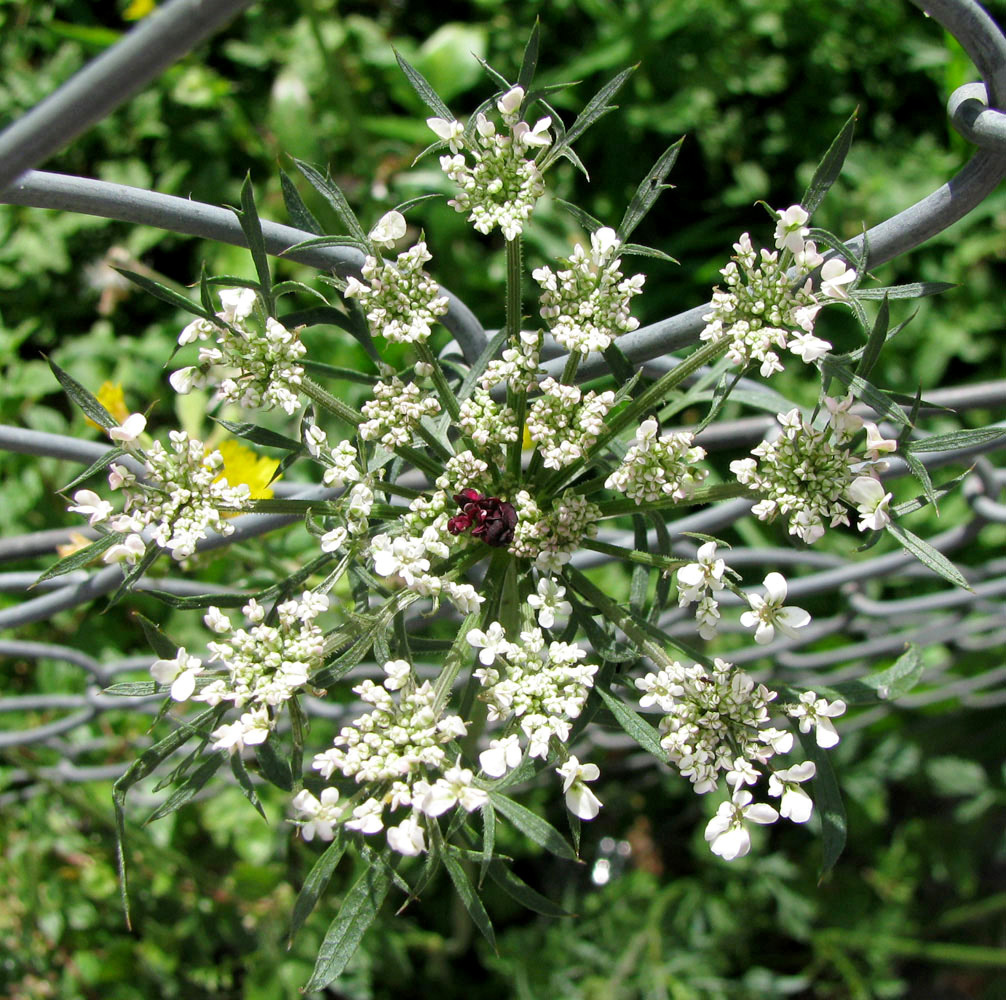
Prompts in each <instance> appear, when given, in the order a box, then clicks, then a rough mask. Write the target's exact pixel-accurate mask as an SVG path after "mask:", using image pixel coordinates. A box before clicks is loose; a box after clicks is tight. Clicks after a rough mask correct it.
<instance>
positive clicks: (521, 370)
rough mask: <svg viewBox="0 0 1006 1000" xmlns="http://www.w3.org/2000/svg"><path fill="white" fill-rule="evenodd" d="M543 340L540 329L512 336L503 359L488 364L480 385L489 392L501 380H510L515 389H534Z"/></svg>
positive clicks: (522, 331) (502, 356)
mask: <svg viewBox="0 0 1006 1000" xmlns="http://www.w3.org/2000/svg"><path fill="white" fill-rule="evenodd" d="M542 340H543V336H542V333H541V331H540V330H521V331H520V333H519V334H518V335H517V336H516V337H514V338H511V340H510V341H509V344H508V346H507V347H506V348H505V349H504V351H503V354H502V355H501V359H494V360H493V361H490V362H489V364H488V365H486V370H485V371H484V372H483V373H482V378H480V379H479V386H480V387H481V388H482V389H484V390H485V391H486V392H489V391H491V390H492V389H493V388H495V387H496V386H497V385H499V384H500V383H501V382H507V381H508V382H509V383H510V385H511V386H512V387H513V388H514V389H518V390H519V389H524V390H530V389H533V388H534V387H535V385H536V384H537V381H538V362H539V360H540V358H541V345H542Z"/></svg>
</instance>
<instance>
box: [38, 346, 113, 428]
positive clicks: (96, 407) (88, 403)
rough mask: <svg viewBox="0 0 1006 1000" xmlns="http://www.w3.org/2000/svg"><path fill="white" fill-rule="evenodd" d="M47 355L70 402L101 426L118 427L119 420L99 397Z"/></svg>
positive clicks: (54, 373) (50, 365)
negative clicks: (100, 401) (103, 404)
mask: <svg viewBox="0 0 1006 1000" xmlns="http://www.w3.org/2000/svg"><path fill="white" fill-rule="evenodd" d="M43 357H45V360H46V361H47V362H48V364H49V367H50V368H51V369H52V373H53V375H55V376H56V380H57V381H58V382H59V384H60V385H61V386H62V387H63V391H64V392H65V393H66V394H67V396H69V398H70V402H71V403H73V404H74V405H75V406H76V407H78V408H79V409H80V410H81V411H82V412H83V414H84V416H85V417H89V418H90V419H91V420H93V421H94V422H95V423H96V424H98V425H99V426H101V427H118V426H119V421H118V420H116V419H115V417H113V416H112V415H111V414H110V413H109V412H108V410H106V409H105V407H104V406H102V405H101V403H99V402H98V398H97V397H96V396H94V395H92V394H91V393H90V392H89V391H88V390H87V389H85V388H84V387H83V386H82V385H81V384H80V383H79V382H78V381H77V380H76V379H75V378H74V377H73V376H72V375H70V374H69V373H68V372H65V371H63V369H62V368H60V367H59V365H57V364H56V362H55V361H53V360H52V358H50V357H46V356H45V355H43Z"/></svg>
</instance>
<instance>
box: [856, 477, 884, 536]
mask: <svg viewBox="0 0 1006 1000" xmlns="http://www.w3.org/2000/svg"><path fill="white" fill-rule="evenodd" d="M845 495H846V496H847V497H848V498H849V499H850V500H851V501H852V502H853V503H854V504H855V505H856V510H857V511H858V513H859V525H858V527H859V530H860V531H867V530H870V531H880V530H881V529H882V528H884V527H886V526H887V525H888V524H890V523H891V515H890V513H889V509H890V504H891V498H892V496H893V494H891V493H885V492H884V487H883V486H882V485H881V484H880V483H879V482H878V481H877V480H876V479H874V478H873V477H872V476H860V477H859V478H858V479H855V480H853V482H852V483H851V484H850V485H849V487H848V488H847V489H846V491H845Z"/></svg>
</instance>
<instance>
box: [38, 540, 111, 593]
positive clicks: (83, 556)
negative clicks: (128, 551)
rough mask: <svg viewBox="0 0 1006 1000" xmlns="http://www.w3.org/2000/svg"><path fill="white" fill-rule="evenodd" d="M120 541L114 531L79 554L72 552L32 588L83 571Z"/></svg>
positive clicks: (41, 576) (53, 566)
mask: <svg viewBox="0 0 1006 1000" xmlns="http://www.w3.org/2000/svg"><path fill="white" fill-rule="evenodd" d="M120 541H122V535H120V534H117V533H116V532H114V531H113V532H112V533H111V534H108V535H102V536H101V537H100V538H99V539H97V541H94V542H91V544H90V545H88V546H87V547H86V548H83V549H79V550H78V551H77V552H71V553H70V555H68V556H64V557H63V558H62V559H60V560H59V562H57V563H54V564H53V565H52V566H50V567H49V568H48V569H47V570H46V571H45V572H44V573H42V574H41V575H40V576H39V578H38V579H37V580H36V581H35V582H34V583H33V584H32V587H37V586H38V585H39V584H40V583H42V581H43V580H51V579H52V578H53V577H56V576H62V575H63V574H64V573H72V572H73V571H74V570H77V569H83V568H84V567H85V566H87V565H88V564H89V563H91V562H93V561H94V560H95V559H97V558H98V557H99V556H101V555H102V554H103V553H104V552H107V551H108V550H109V549H110V548H111V547H112V546H113V545H115V544H116V543H117V542H120Z"/></svg>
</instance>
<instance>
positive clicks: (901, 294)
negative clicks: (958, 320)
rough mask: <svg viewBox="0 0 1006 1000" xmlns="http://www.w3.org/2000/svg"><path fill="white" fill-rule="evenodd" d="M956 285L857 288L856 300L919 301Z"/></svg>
mask: <svg viewBox="0 0 1006 1000" xmlns="http://www.w3.org/2000/svg"><path fill="white" fill-rule="evenodd" d="M956 287H957V285H954V284H951V283H950V282H947V281H913V282H910V283H909V284H906V285H888V286H887V287H886V288H857V289H856V298H857V299H921V298H924V297H926V296H928V295H942V294H943V293H944V292H949V291H952V290H953V289H955V288H956Z"/></svg>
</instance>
